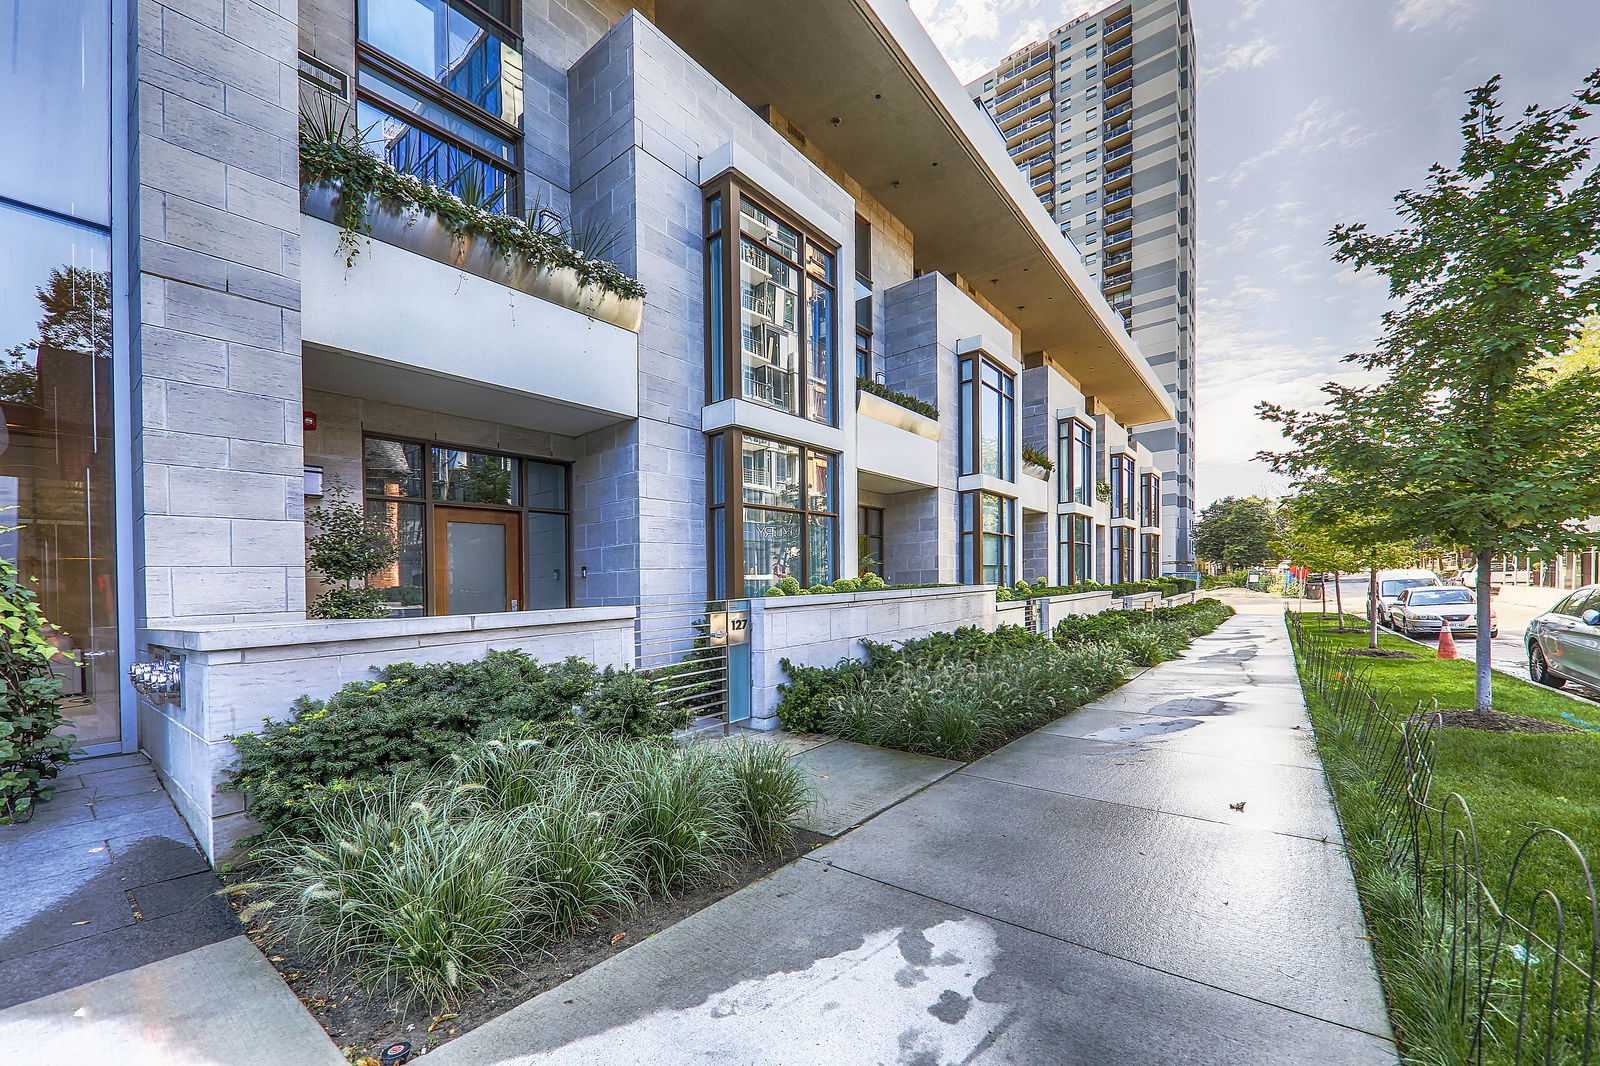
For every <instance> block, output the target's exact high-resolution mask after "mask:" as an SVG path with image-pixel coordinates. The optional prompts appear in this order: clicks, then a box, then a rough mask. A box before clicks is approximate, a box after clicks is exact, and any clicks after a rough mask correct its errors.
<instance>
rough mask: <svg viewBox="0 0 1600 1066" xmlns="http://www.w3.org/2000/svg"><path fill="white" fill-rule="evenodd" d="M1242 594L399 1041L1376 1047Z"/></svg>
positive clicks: (1050, 1055)
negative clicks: (898, 793) (923, 782)
mask: <svg viewBox="0 0 1600 1066" xmlns="http://www.w3.org/2000/svg"><path fill="white" fill-rule="evenodd" d="M1244 610H1245V611H1246V612H1255V611H1260V612H1262V613H1245V614H1242V615H1241V616H1239V617H1237V618H1235V619H1233V620H1232V621H1230V622H1229V623H1227V624H1226V625H1224V626H1223V627H1222V628H1221V629H1220V630H1218V631H1217V633H1215V634H1213V635H1212V636H1210V637H1207V638H1203V639H1202V640H1200V641H1198V642H1197V643H1196V645H1195V647H1194V648H1192V649H1191V650H1190V652H1189V653H1188V654H1187V655H1186V656H1185V657H1184V659H1183V660H1181V661H1179V662H1174V663H1168V664H1165V665H1163V666H1161V667H1158V668H1156V669H1154V670H1151V671H1148V672H1146V673H1144V674H1143V675H1141V676H1140V677H1138V678H1136V679H1135V680H1134V681H1132V682H1131V683H1129V684H1128V685H1127V686H1125V687H1124V688H1122V689H1120V690H1118V691H1117V692H1115V693H1113V694H1111V695H1110V696H1108V697H1107V698H1106V699H1104V700H1101V701H1099V702H1098V703H1096V704H1093V705H1091V706H1089V707H1087V708H1085V709H1083V710H1082V711H1080V712H1078V713H1077V714H1074V715H1072V716H1069V717H1068V718H1065V719H1062V720H1061V721H1059V722H1056V723H1054V724H1053V725H1050V726H1048V727H1046V728H1045V729H1042V730H1040V731H1038V732H1036V733H1033V734H1031V735H1029V736H1027V737H1024V738H1022V739H1020V740H1018V741H1016V742H1015V743H1013V744H1011V745H1008V746H1007V747H1005V748H1003V749H1001V750H1000V751H998V752H996V753H995V754H993V755H991V756H989V757H988V758H986V759H983V760H980V761H979V762H977V763H974V764H972V765H970V766H968V767H966V768H964V769H961V770H959V771H957V772H954V773H951V774H949V775H948V776H942V777H939V778H937V779H936V780H934V781H933V783H931V784H929V785H928V786H927V787H925V788H922V789H921V790H920V791H917V792H915V793H914V794H912V795H911V796H910V797H909V798H907V799H905V800H904V801H903V802H900V803H899V804H898V805H896V806H893V807H891V808H889V809H888V810H887V811H885V812H884V813H882V814H880V815H878V816H877V817H875V818H873V819H872V820H870V821H868V822H866V824H864V825H863V826H861V827H860V828H858V829H856V830H854V831H852V832H849V833H847V834H846V835H844V836H843V837H841V838H840V839H839V840H837V841H836V842H835V843H833V844H830V845H828V846H826V847H824V848H822V849H820V850H818V851H816V852H813V853H812V855H811V856H809V857H808V858H806V859H803V860H801V861H799V862H797V863H795V864H793V865H792V866H790V867H787V868H786V869H784V870H783V871H781V872H780V873H778V874H777V875H775V876H773V877H772V878H770V879H768V880H766V881H763V882H760V883H757V884H755V885H752V886H750V887H749V888H746V889H745V890H743V891H741V892H739V893H737V894H735V895H733V896H731V897H729V898H728V899H726V900H723V901H722V902H721V903H718V904H716V905H714V906H712V907H710V908H708V909H706V910H704V911H702V912H700V913H699V914H696V915H694V916H692V917H690V918H688V919H686V920H685V921H683V922H681V923H679V924H678V925H676V926H674V927H672V928H671V929H669V930H667V931H665V932H663V933H661V934H659V935H657V936H655V937H653V938H651V939H650V940H648V941H646V942H644V943H642V944H640V945H639V946H637V947H635V948H633V949H631V950H629V951H627V952H625V953H623V954H621V955H619V956H617V957H616V958H614V959H612V960H610V961H608V962H606V963H604V964H602V965H600V966H597V967H595V968H594V969H592V970H589V971H588V972H586V973H584V974H582V975H580V976H578V977H577V978H574V979H573V980H571V981H569V982H567V983H566V984H563V985H561V986H560V987H559V988H556V989H553V990H552V991H551V992H549V993H547V994H545V995H543V996H540V997H537V998H535V999H533V1000H530V1001H529V1002H527V1003H525V1004H523V1005H521V1006H520V1007H517V1008H515V1009H514V1010H512V1011H510V1012H509V1013H507V1014H506V1015H504V1016H502V1017H501V1018H499V1019H497V1020H495V1021H492V1022H490V1023H488V1024H487V1025H485V1026H483V1027H481V1028H479V1029H477V1030H476V1031H474V1032H472V1033H469V1034H467V1035H466V1036H463V1037H461V1038H460V1039H458V1040H456V1041H455V1042H453V1043H451V1044H448V1045H446V1046H445V1047H443V1048H441V1049H439V1050H438V1051H435V1052H433V1053H431V1054H429V1055H427V1056H424V1061H426V1062H428V1063H430V1064H432V1066H467V1064H485V1066H486V1064H490V1063H494V1064H513V1063H515V1064H522V1063H567V1064H574V1066H576V1064H584V1066H598V1064H608V1063H617V1064H623V1063H629V1064H631V1063H642V1062H649V1063H651V1064H652V1066H672V1064H689V1063H706V1062H729V1063H740V1064H772V1066H780V1064H781V1066H810V1064H816V1066H823V1064H828V1066H836V1064H838V1066H850V1064H857V1063H860V1064H867V1063H874V1064H875V1063H901V1064H908V1066H936V1064H944V1063H984V1064H998V1063H1018V1064H1027V1066H1035V1064H1038V1066H1045V1064H1050V1066H1054V1064H1084V1066H1098V1064H1104V1063H1116V1064H1119V1066H1134V1064H1155V1063H1171V1064H1180V1063H1181V1064H1186V1066H1202V1064H1208V1063H1214V1064H1228V1066H1248V1064H1253V1063H1260V1064H1268V1063H1271V1064H1275V1066H1287V1064H1295V1063H1307V1064H1310V1063H1316V1064H1319V1066H1327V1064H1342V1063H1350V1064H1363V1066H1365V1064H1369V1063H1371V1064H1377V1063H1385V1064H1392V1063H1394V1061H1395V1049H1394V1045H1393V1043H1392V1041H1391V1039H1390V1032H1389V1025H1388V1018H1387V1013H1386V1011H1385V1009H1384V1002H1383V996H1382V993H1381V990H1380V988H1379V984H1378V980H1377V977H1376V974H1375V971H1374V968H1373V963H1372V957H1371V953H1370V950H1369V947H1368V944H1367V941H1366V940H1365V939H1363V935H1364V932H1365V930H1364V929H1363V926H1362V922H1361V916H1360V910H1359V906H1358V902H1357V898H1356V893H1355V888H1354V885H1353V882H1352V879H1351V875H1350V868H1349V865H1348V863H1347V862H1346V860H1345V857H1344V854H1343V851H1342V849H1341V847H1340V846H1339V832H1338V826H1337V823H1336V821H1335V819H1334V816H1333V810H1332V806H1331V803H1330V800H1329V797H1328V794H1327V790H1326V787H1325V785H1324V781H1323V776H1322V772H1321V768H1320V764H1319V762H1318V760H1317V756H1316V752H1315V747H1314V742H1313V737H1312V735H1311V727H1310V723H1309V721H1308V719H1307V717H1306V713H1305V708H1304V704H1303V702H1302V700H1301V697H1300V691H1299V685H1298V683H1297V682H1296V679H1295V674H1294V665H1293V660H1292V655H1291V652H1290V649H1289V645H1288V640H1287V636H1286V634H1285V632H1284V628H1283V623H1282V620H1281V618H1279V617H1278V616H1277V614H1276V612H1277V611H1278V610H1281V606H1279V605H1277V604H1273V605H1271V606H1270V607H1268V608H1257V607H1254V606H1252V605H1245V607H1244ZM1268 612H1270V613H1268ZM1239 803H1242V804H1243V805H1244V809H1243V810H1242V811H1240V810H1234V809H1231V806H1230V805H1232V804H1239Z"/></svg>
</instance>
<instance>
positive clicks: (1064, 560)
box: [1056, 514, 1094, 585]
mask: <svg viewBox="0 0 1600 1066" xmlns="http://www.w3.org/2000/svg"><path fill="white" fill-rule="evenodd" d="M1056 520H1057V522H1058V523H1059V532H1060V535H1059V539H1058V549H1059V552H1060V554H1059V556H1058V558H1057V565H1058V566H1059V567H1060V573H1061V576H1060V583H1061V584H1063V585H1081V584H1083V583H1084V582H1086V581H1093V580H1094V525H1093V523H1092V522H1091V520H1090V518H1089V516H1088V515H1086V514H1064V515H1057V516H1056Z"/></svg>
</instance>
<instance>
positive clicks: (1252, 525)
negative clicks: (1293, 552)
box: [1194, 496, 1278, 570]
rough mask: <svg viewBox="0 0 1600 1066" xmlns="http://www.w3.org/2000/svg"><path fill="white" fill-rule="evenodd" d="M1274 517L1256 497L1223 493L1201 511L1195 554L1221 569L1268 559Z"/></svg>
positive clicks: (1269, 559) (1267, 507)
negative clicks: (1225, 494)
mask: <svg viewBox="0 0 1600 1066" xmlns="http://www.w3.org/2000/svg"><path fill="white" fill-rule="evenodd" d="M1277 535H1278V523H1277V519H1276V518H1275V517H1274V516H1273V514H1272V509H1271V508H1270V507H1269V506H1268V505H1267V501H1266V500H1263V499H1261V498H1260V497H1259V496H1226V497H1223V498H1222V499H1220V500H1218V501H1217V502H1216V503H1213V504H1212V505H1211V506H1210V507H1207V508H1206V509H1205V510H1204V511H1202V512H1200V518H1199V520H1198V521H1197V522H1195V526H1194V552H1195V555H1197V556H1199V557H1200V558H1202V559H1204V560H1206V561H1207V562H1210V563H1214V564H1216V565H1217V566H1220V567H1221V568H1222V569H1223V570H1241V569H1243V568H1245V567H1247V566H1257V565H1259V564H1261V563H1264V562H1270V561H1271V560H1272V559H1273V558H1274V556H1273V554H1272V540H1273V538H1274V537H1276V536H1277Z"/></svg>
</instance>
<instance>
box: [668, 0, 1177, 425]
mask: <svg viewBox="0 0 1600 1066" xmlns="http://www.w3.org/2000/svg"><path fill="white" fill-rule="evenodd" d="M656 22H657V24H658V25H660V27H661V28H662V29H663V30H664V31H665V32H666V33H667V34H668V35H669V36H670V37H672V38H673V39H674V40H675V41H676V42H677V43H678V45H679V46H680V47H682V48H683V49H684V50H685V51H687V52H688V53H689V54H690V56H692V57H693V58H694V60H695V61H696V62H698V63H699V64H700V65H701V66H703V67H705V68H706V69H707V70H708V71H710V72H711V74H712V75H713V76H715V77H716V78H717V79H718V80H719V81H721V82H722V83H723V84H724V85H726V86H727V87H728V88H729V89H731V90H732V91H733V92H734V93H735V94H737V95H738V96H739V97H740V98H741V99H743V100H744V102H745V103H746V104H748V105H749V106H751V107H752V108H755V109H757V110H760V109H762V108H764V107H768V106H770V107H771V108H773V109H774V110H776V111H777V112H778V113H780V114H781V115H782V116H783V117H784V118H785V119H786V120H788V121H789V122H791V123H793V124H794V125H795V126H796V127H797V128H798V129H799V130H800V131H801V132H803V133H804V134H805V136H806V137H807V138H808V139H809V141H810V142H811V143H812V144H814V145H815V146H816V147H817V149H818V150H819V151H821V152H822V153H824V154H826V155H827V156H828V157H829V158H831V159H832V160H833V161H834V162H835V163H837V164H838V165H839V166H840V167H841V168H843V169H844V170H845V171H846V172H847V173H848V174H849V175H850V176H851V178H853V179H854V180H856V181H858V182H860V183H861V185H862V186H863V187H864V188H865V189H866V191H868V192H869V193H871V194H872V195H873V196H875V197H877V198H878V199H879V200H881V201H882V202H883V203H884V205H885V206H886V207H887V208H888V209H889V210H890V211H891V212H893V213H894V214H895V216H896V217H898V218H899V219H900V220H901V221H902V222H904V223H905V224H906V225H907V226H908V227H909V228H910V230H911V231H912V233H913V234H915V238H916V239H915V249H914V252H915V260H916V262H915V265H916V266H917V267H918V268H919V269H921V270H924V271H937V272H940V273H946V274H959V275H961V276H962V277H964V278H966V279H967V281H968V282H969V283H970V284H971V286H972V287H973V289H974V290H975V291H977V292H980V293H982V294H983V296H984V297H985V298H986V299H989V300H990V301H992V302H993V303H994V305H995V306H996V307H998V308H999V309H1000V310H1001V312H1002V313H1004V314H1005V315H1006V316H1007V317H1008V318H1010V320H1011V321H1012V322H1013V323H1014V324H1015V325H1016V326H1017V328H1018V329H1019V330H1020V331H1021V333H1022V338H1021V340H1022V350H1024V351H1028V352H1044V353H1045V354H1046V356H1047V357H1048V358H1049V359H1051V360H1052V361H1053V362H1054V363H1055V364H1056V365H1057V366H1059V367H1060V368H1062V369H1063V370H1064V371H1065V373H1067V374H1068V375H1069V376H1071V377H1072V378H1073V380H1074V381H1076V382H1077V383H1078V384H1079V385H1080V387H1081V388H1082V389H1083V391H1084V392H1086V393H1090V394H1093V395H1094V396H1096V397H1097V398H1098V399H1099V400H1100V401H1101V402H1102V403H1104V404H1105V405H1106V406H1107V407H1108V408H1109V409H1111V410H1112V411H1114V412H1115V413H1116V416H1117V418H1118V420H1119V421H1122V422H1124V423H1126V424H1130V425H1143V424H1145V423H1149V422H1160V421H1165V420H1167V419H1170V418H1172V417H1173V413H1172V406H1171V402H1170V400H1169V399H1168V397H1167V393H1166V390H1165V389H1163V388H1162V387H1161V385H1160V383H1159V382H1158V381H1157V380H1156V376H1155V374H1154V373H1153V372H1152V371H1151V369H1150V366H1149V364H1148V363H1147V362H1146V361H1145V359H1144V356H1143V355H1142V354H1141V353H1140V351H1139V349H1138V347H1137V346H1136V345H1135V344H1134V342H1133V340H1132V339H1131V338H1130V337H1129V336H1128V334H1127V332H1126V330H1124V328H1123V325H1122V321H1121V319H1120V317H1119V316H1118V315H1117V314H1116V313H1115V312H1114V311H1112V309H1111V307H1110V306H1109V305H1107V304H1106V303H1105V301H1104V300H1103V299H1101V297H1100V295H1099V293H1098V292H1097V291H1096V289H1097V287H1096V285H1095V283H1094V281H1093V280H1092V279H1091V278H1090V277H1089V275H1088V272H1087V270H1086V269H1085V268H1084V266H1083V263H1082V260H1081V259H1080V258H1079V256H1078V254H1077V253H1076V252H1075V251H1074V250H1073V248H1072V246H1071V244H1070V243H1069V242H1068V241H1067V239H1066V238H1065V237H1063V236H1062V235H1061V231H1060V228H1059V227H1058V226H1057V224H1056V222H1055V220H1054V219H1052V218H1051V217H1050V213H1049V211H1048V210H1046V209H1045V207H1044V205H1043V204H1041V203H1040V202H1039V199H1038V198H1037V197H1036V196H1034V195H1033V193H1032V192H1031V191H1030V190H1029V184H1028V180H1027V178H1025V177H1024V176H1023V175H1022V174H1021V173H1020V172H1019V171H1018V170H1017V167H1016V165H1015V164H1014V163H1013V162H1012V161H1011V159H1010V157H1009V156H1008V155H1007V153H1006V148H1005V142H1004V140H1003V139H1002V137H1001V135H1000V132H999V131H998V130H997V129H996V128H995V125H994V123H993V122H992V121H991V120H990V119H989V117H988V116H987V115H986V114H984V113H983V112H982V111H981V110H980V109H979V108H976V107H974V106H972V100H971V98H970V97H969V96H968V94H967V92H966V91H965V90H964V89H963V87H962V85H961V83H960V81H959V80H958V79H957V78H956V76H955V74H954V73H953V72H952V71H951V70H950V67H949V65H948V64H947V63H946V62H945V59H944V57H943V55H942V54H941V53H940V52H939V49H938V48H937V46H935V45H934V43H933V42H932V41H931V40H930V39H929V38H928V35H927V33H926V31H924V30H923V28H922V24H921V23H920V22H918V21H917V18H916V16H915V15H914V14H912V12H911V8H910V5H908V4H907V3H906V2H905V0H806V2H805V3H794V2H793V0H657V2H656Z"/></svg>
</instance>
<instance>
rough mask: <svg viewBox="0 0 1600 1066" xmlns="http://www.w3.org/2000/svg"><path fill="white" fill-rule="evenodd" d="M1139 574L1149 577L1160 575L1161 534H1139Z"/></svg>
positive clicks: (1142, 576)
mask: <svg viewBox="0 0 1600 1066" xmlns="http://www.w3.org/2000/svg"><path fill="white" fill-rule="evenodd" d="M1139 576H1140V577H1141V578H1145V579H1149V578H1152V577H1160V576H1161V534H1159V533H1141V534H1139Z"/></svg>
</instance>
